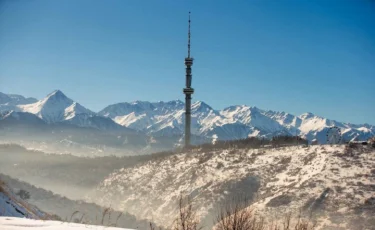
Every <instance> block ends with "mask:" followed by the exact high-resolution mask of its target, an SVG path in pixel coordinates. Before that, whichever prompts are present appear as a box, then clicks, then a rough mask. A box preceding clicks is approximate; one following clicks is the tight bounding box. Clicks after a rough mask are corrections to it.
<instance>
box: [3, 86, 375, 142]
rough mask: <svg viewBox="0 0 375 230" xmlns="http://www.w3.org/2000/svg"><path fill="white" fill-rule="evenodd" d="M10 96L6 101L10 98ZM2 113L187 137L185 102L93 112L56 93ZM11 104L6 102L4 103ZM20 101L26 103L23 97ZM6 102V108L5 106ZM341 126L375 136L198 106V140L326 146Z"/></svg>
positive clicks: (366, 127) (348, 136) (326, 123)
mask: <svg viewBox="0 0 375 230" xmlns="http://www.w3.org/2000/svg"><path fill="white" fill-rule="evenodd" d="M4 95H5V96H4ZM0 96H1V97H0V98H2V100H0V103H3V104H0V112H1V111H3V112H4V111H9V110H14V111H15V112H28V113H32V114H35V115H36V116H38V117H39V118H41V119H42V120H44V121H45V122H47V123H58V122H63V123H68V124H72V125H76V126H79V127H91V128H97V129H100V130H107V131H108V130H121V129H124V130H125V129H128V131H129V130H135V131H138V132H143V133H145V134H147V135H151V136H153V135H154V136H171V135H183V132H184V109H185V104H184V103H183V102H182V101H181V100H172V101H157V102H149V101H133V102H120V103H115V104H111V105H108V106H106V107H105V108H103V109H102V110H100V111H99V112H97V113H96V112H93V111H91V110H89V109H87V108H85V107H84V106H82V105H81V104H79V103H78V102H76V101H74V100H72V99H70V98H68V97H67V96H66V95H65V94H64V93H63V92H62V91H60V90H55V91H53V92H52V93H50V94H48V95H47V96H46V97H45V98H43V99H41V100H39V101H36V102H33V100H31V102H33V103H28V104H23V105H22V104H17V103H13V104H11V105H10V104H9V102H7V101H9V98H10V97H9V95H7V94H4V93H1V94H0ZM4 98H5V99H4ZM18 98H25V97H23V96H20V95H18ZM4 102H5V103H4ZM332 126H337V127H339V128H340V129H341V132H342V137H343V139H345V140H346V141H349V140H352V139H360V140H365V139H368V138H370V137H371V136H373V135H375V126H374V125H370V124H367V123H366V124H351V123H345V122H339V121H336V120H331V119H327V118H324V117H322V116H318V115H315V114H313V113H311V112H307V113H303V114H301V115H298V116H296V115H293V114H290V113H287V112H284V111H283V112H279V111H273V110H263V109H260V108H258V107H256V106H248V105H233V106H228V107H226V108H224V109H222V110H216V109H214V108H212V107H211V106H210V105H208V104H206V103H205V102H203V101H196V102H194V103H193V104H192V134H193V135H196V136H202V137H205V138H211V139H221V140H231V139H239V138H247V137H250V136H258V137H262V138H271V137H273V136H276V135H298V136H301V137H303V138H306V139H308V140H309V141H312V140H318V141H319V142H320V143H325V134H326V132H327V130H328V129H329V128H330V127H332Z"/></svg>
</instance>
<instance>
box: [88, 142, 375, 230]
mask: <svg viewBox="0 0 375 230" xmlns="http://www.w3.org/2000/svg"><path fill="white" fill-rule="evenodd" d="M374 167H375V150H374V149H364V150H358V151H357V150H353V151H347V150H345V148H344V146H328V145H327V146H310V147H307V148H304V147H287V148H278V149H249V150H235V149H228V150H217V151H211V152H206V151H203V150H202V151H201V152H193V153H181V154H176V155H171V156H169V157H165V158H162V159H157V160H154V161H150V162H148V163H144V164H141V165H138V166H136V167H134V168H128V169H121V170H118V171H115V172H114V173H113V174H112V175H110V176H109V177H108V178H107V179H105V180H104V181H103V182H102V183H101V184H100V185H99V186H98V188H97V190H96V191H95V192H94V193H93V194H92V195H91V199H92V201H94V202H98V203H99V204H102V205H108V204H112V205H113V204H115V206H114V208H116V209H118V210H126V211H128V212H129V213H131V214H134V215H136V216H137V218H148V219H152V220H154V221H155V223H157V224H160V225H164V226H166V225H167V226H168V225H170V224H171V223H172V220H173V219H174V218H175V216H176V206H177V203H176V201H177V200H178V197H179V195H180V194H187V195H190V196H191V197H192V199H193V202H194V205H195V206H196V207H197V209H198V212H199V214H200V215H201V217H202V220H203V221H205V223H206V224H208V225H209V224H212V221H213V215H215V213H216V211H217V210H216V209H215V205H217V204H218V203H220V202H221V201H223V200H226V199H230V197H233V196H238V195H239V194H246V196H248V197H249V198H253V203H254V207H256V208H257V209H258V210H260V211H261V212H263V213H264V214H265V215H266V216H267V217H271V216H272V215H275V213H279V214H285V212H286V211H285V210H288V211H292V212H298V211H299V210H300V208H305V210H306V211H307V212H308V211H314V213H315V212H316V213H320V214H324V215H323V217H326V218H328V219H329V220H330V221H331V222H332V223H330V226H334V223H333V222H335V220H333V218H334V215H335V214H337V210H339V212H340V215H341V216H340V222H342V223H345V224H346V226H350V225H351V224H352V221H355V220H356V218H362V219H363V220H361V222H363V224H366V223H368V221H370V222H371V221H374V220H375V219H374V216H373V215H372V214H371V212H373V211H374V210H375V202H374V203H371V202H372V200H373V199H374V200H375V194H374V189H375V187H374V186H375V174H374V173H375V172H374ZM322 194H323V195H324V198H326V199H325V200H324V199H323V198H321V197H322V196H323V195H322ZM327 194H328V196H327ZM319 205H320V206H319ZM371 205H373V206H371ZM370 207H372V208H370ZM369 208H370V209H369ZM358 210H361V217H359V216H358V215H356V212H358ZM371 210H372V211H371ZM278 218H280V216H279V217H278ZM319 218H320V217H319ZM336 221H337V218H336ZM319 223H321V224H323V222H322V221H320V222H319ZM320 229H324V228H320ZM344 229H353V230H354V229H356V228H351V227H348V228H344ZM359 229H365V228H359Z"/></svg>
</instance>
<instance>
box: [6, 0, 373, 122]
mask: <svg viewBox="0 0 375 230" xmlns="http://www.w3.org/2000/svg"><path fill="white" fill-rule="evenodd" d="M189 10H191V11H192V56H193V57H194V58H195V62H194V65H193V87H194V88H195V90H196V93H195V94H194V95H193V100H202V101H205V102H206V103H207V104H209V105H211V106H212V107H214V108H215V109H222V108H224V107H226V106H229V105H236V104H247V105H251V106H257V107H259V108H262V109H272V110H276V111H286V112H289V113H293V114H296V115H299V114H301V113H304V112H312V113H314V114H317V115H321V116H324V117H328V118H331V119H336V120H339V121H345V122H351V123H365V122H367V123H370V124H375V104H374V99H375V3H374V1H370V0H360V1H354V0H352V1H345V0H340V1H339V0H331V1H297V0H295V1H292V0H288V1H276V0H274V1H272V0H253V1H249V0H237V1H229V0H226V1H223V0H205V1H200V0H190V1H183V0H177V1H176V0H158V1H154V0H148V1H146V0H142V1H139V0H117V1H115V0H109V1H104V0H103V1H94V0H79V1H75V0H64V1H47V0H43V1H42V0H16V1H13V0H3V1H0V92H5V93H18V94H22V95H25V96H33V97H36V98H42V97H44V96H45V95H46V94H48V93H50V92H51V91H53V90H55V89H60V90H62V91H63V92H64V93H65V94H66V95H67V96H69V97H71V98H72V99H74V100H76V101H78V102H80V103H81V104H83V105H84V106H86V107H88V108H89V109H92V110H94V111H98V110H100V109H102V108H104V107H105V106H106V105H108V104H113V103H117V102H124V101H134V100H147V101H159V100H164V101H168V100H175V99H180V100H184V96H183V94H182V88H183V87H184V83H185V76H184V74H185V69H184V58H185V56H186V53H187V48H186V42H187V16H188V11H189Z"/></svg>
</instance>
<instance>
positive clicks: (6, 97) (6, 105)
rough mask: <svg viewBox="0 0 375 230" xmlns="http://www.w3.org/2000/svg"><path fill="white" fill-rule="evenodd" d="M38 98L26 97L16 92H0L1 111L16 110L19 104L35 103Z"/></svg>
mask: <svg viewBox="0 0 375 230" xmlns="http://www.w3.org/2000/svg"><path fill="white" fill-rule="evenodd" d="M36 101H37V100H36V99H35V98H31V97H30V98H25V97H23V96H21V95H16V94H5V93H1V92H0V112H4V111H9V110H16V111H18V110H19V109H18V107H17V105H23V104H30V103H34V102H36Z"/></svg>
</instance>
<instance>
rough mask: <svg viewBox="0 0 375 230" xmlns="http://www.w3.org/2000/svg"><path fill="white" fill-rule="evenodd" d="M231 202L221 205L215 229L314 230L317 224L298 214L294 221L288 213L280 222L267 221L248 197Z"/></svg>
mask: <svg viewBox="0 0 375 230" xmlns="http://www.w3.org/2000/svg"><path fill="white" fill-rule="evenodd" d="M233 201H234V202H233V203H231V204H227V205H224V206H221V208H220V210H219V214H218V215H217V219H216V221H217V223H216V225H215V227H214V229H215V230H313V229H314V228H315V225H314V224H313V223H312V222H311V221H309V220H304V219H302V218H301V215H299V216H298V218H297V219H296V221H294V223H292V215H291V214H287V215H286V216H285V218H284V219H283V220H282V221H281V223H280V222H278V221H273V222H272V221H271V222H270V223H267V222H266V221H265V218H264V217H263V216H261V215H257V213H256V211H254V209H251V208H250V207H249V204H250V202H249V201H248V200H247V199H242V201H241V200H239V199H237V200H235V199H234V200H233Z"/></svg>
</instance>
